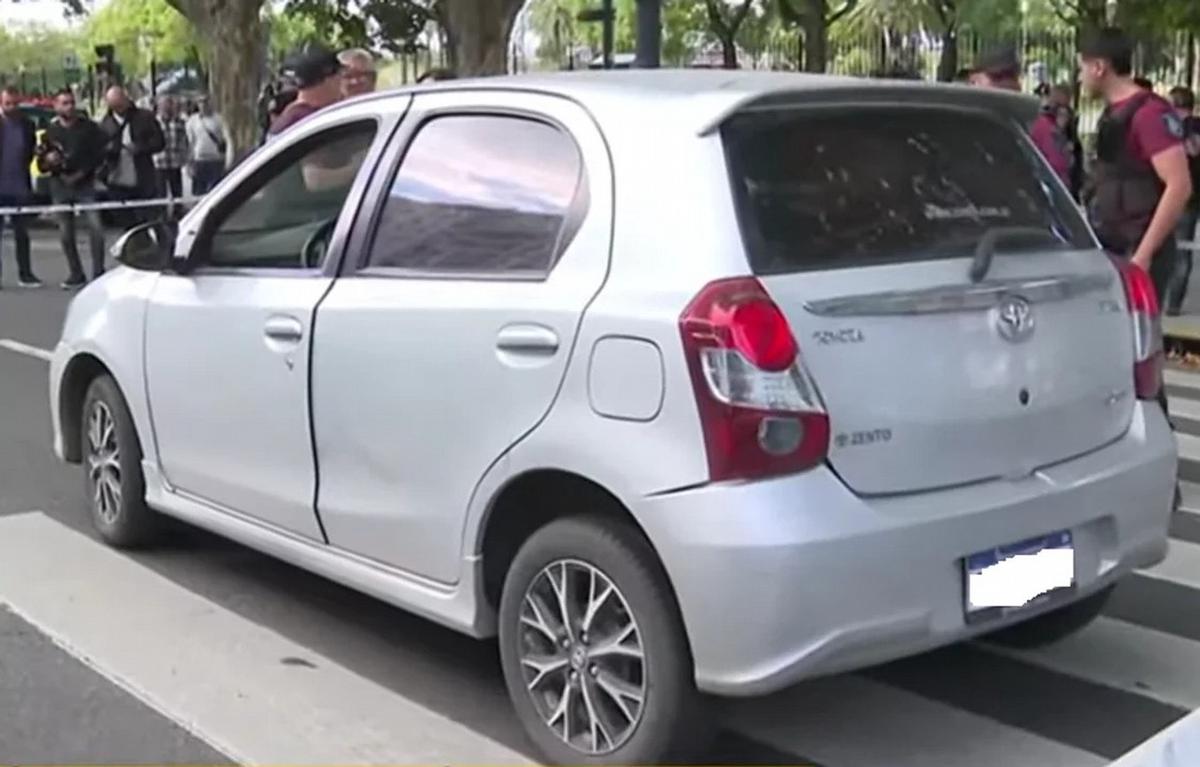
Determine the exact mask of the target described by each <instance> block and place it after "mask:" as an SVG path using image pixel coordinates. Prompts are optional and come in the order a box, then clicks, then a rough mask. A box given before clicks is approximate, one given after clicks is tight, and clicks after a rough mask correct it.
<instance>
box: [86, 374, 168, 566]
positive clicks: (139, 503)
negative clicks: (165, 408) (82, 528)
mask: <svg viewBox="0 0 1200 767" xmlns="http://www.w3.org/2000/svg"><path fill="white" fill-rule="evenodd" d="M80 422H81V424H82V428H81V429H80V448H81V455H82V456H83V466H84V477H85V486H86V488H87V498H88V502H89V504H90V506H91V517H92V524H93V525H94V526H95V528H96V531H97V532H98V533H99V534H100V537H101V538H103V539H104V541H105V542H106V543H108V544H110V545H112V546H116V547H119V548H134V547H138V546H143V545H145V544H147V543H150V542H151V541H152V540H153V539H154V538H155V536H156V535H157V533H158V532H159V521H160V520H159V517H158V515H157V514H155V513H154V512H153V511H151V510H150V508H149V507H148V506H147V505H146V480H145V477H144V476H143V475H142V445H141V442H140V441H139V440H138V435H137V429H135V428H134V425H133V417H132V416H131V415H130V414H129V406H128V405H127V404H126V403H125V397H124V396H122V394H121V389H120V387H118V386H117V382H116V381H114V380H113V379H112V377H111V376H108V375H102V376H99V377H98V378H96V379H95V380H94V381H92V383H91V385H90V386H89V387H88V390H87V394H86V395H85V396H84V398H83V413H82V418H81V421H80Z"/></svg>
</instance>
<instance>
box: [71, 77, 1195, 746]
mask: <svg viewBox="0 0 1200 767" xmlns="http://www.w3.org/2000/svg"><path fill="white" fill-rule="evenodd" d="M1035 110H1036V104H1035V103H1034V102H1033V101H1032V100H1031V99H1026V98H1024V97H1021V96H1018V95H1013V94H1007V93H1000V92H990V91H983V90H972V89H966V88H961V87H950V86H931V85H922V84H913V83H895V82H889V83H872V82H867V81H860V80H851V79H838V78H832V77H806V76H799V75H784V74H765V73H745V72H724V71H720V72H717V71H687V72H671V71H657V72H655V71H649V72H628V73H579V74H574V75H561V76H549V77H529V78H515V79H504V78H500V79H495V80H488V81H481V82H470V81H455V82H449V83H443V84H440V85H435V86H429V87H422V88H418V89H415V90H404V91H393V92H388V93H381V94H378V95H373V96H369V97H364V98H360V99H356V100H353V101H348V102H345V103H343V104H340V105H338V106H336V107H333V108H330V109H326V110H323V111H321V112H320V113H318V114H317V115H315V116H314V117H311V118H309V119H308V120H306V121H305V122H303V123H301V124H300V125H299V126H297V127H295V128H293V129H291V130H290V131H289V132H287V133H286V134H284V135H283V136H282V137H280V138H279V139H277V140H276V141H274V142H272V143H271V144H270V145H268V146H267V147H266V148H264V149H262V150H260V151H258V152H257V153H255V154H254V155H252V156H251V157H250V158H249V159H248V160H247V161H246V162H244V163H243V164H242V165H241V166H239V167H238V169H237V170H236V171H235V172H234V173H232V174H231V175H230V176H229V177H227V178H226V179H225V180H223V181H222V182H221V184H220V186H219V187H218V188H217V189H216V191H215V192H214V193H212V194H211V195H209V196H208V197H206V198H205V199H204V200H203V201H202V202H201V203H200V204H199V205H198V206H197V207H196V208H195V209H194V210H192V211H191V212H190V213H189V214H188V215H187V216H186V217H185V218H184V219H183V221H182V222H181V223H180V224H179V226H178V230H177V231H167V230H166V229H164V228H162V227H160V226H148V227H143V228H140V229H135V230H133V231H131V232H129V233H128V234H126V236H125V237H124V238H122V240H121V241H120V242H119V243H118V245H117V246H116V249H117V252H118V256H119V259H120V260H121V261H122V262H123V263H124V264H125V265H126V267H127V268H122V269H117V270H114V271H113V272H110V273H109V274H108V275H106V276H105V277H104V278H103V279H101V280H99V281H97V282H95V283H93V284H92V285H90V286H89V287H87V288H86V289H85V290H83V291H82V292H80V293H79V295H78V296H77V297H76V298H75V299H74V301H73V303H72V305H71V307H70V310H69V312H68V316H67V319H66V324H65V328H64V330H63V336H62V340H61V342H60V343H59V345H58V347H57V350H56V352H55V355H54V361H53V364H52V369H51V377H50V388H51V405H52V411H53V421H54V435H55V446H56V450H57V452H58V454H59V455H60V456H61V457H62V458H63V459H64V460H66V461H69V462H73V463H79V464H82V465H83V468H84V474H85V477H86V482H87V489H88V498H89V499H90V502H91V510H90V511H91V514H92V516H93V518H94V521H95V525H96V527H97V528H98V530H99V532H100V534H101V535H102V536H103V537H104V538H105V539H106V540H108V541H109V542H111V543H113V544H115V545H118V546H132V545H136V544H145V543H147V542H149V541H151V540H152V537H153V534H154V533H155V532H156V530H157V529H158V524H157V522H158V520H159V519H160V518H161V517H160V515H168V516H171V517H177V518H179V519H182V520H185V521H187V522H190V523H193V524H196V525H199V526H201V527H205V528H208V529H209V530H212V531H215V532H216V533H219V534H221V535H224V536H227V537H229V538H232V539H234V540H237V541H240V542H242V543H244V544H245V545H247V546H251V547H253V548H256V549H259V550H261V551H264V552H267V553H269V554H271V555H274V556H277V557H279V558H281V559H284V560H287V561H289V562H292V563H295V564H296V565H298V566H300V567H302V568H306V569H309V570H312V571H315V572H317V573H320V574H322V575H324V576H327V577H329V578H331V579H334V580H336V581H339V582H341V583H343V584H346V585H348V586H351V587H353V588H356V589H360V590H362V591H364V592H367V593H369V594H372V595H375V596H377V597H378V598H380V599H383V600H386V601H387V602H390V603H392V604H394V605H398V606H400V607H402V608H405V609H407V610H411V611H413V612H416V613H419V614H421V615H424V616H427V617H428V618H430V619H431V620H434V621H438V622H440V623H442V624H445V625H447V626H450V627H452V628H454V629H456V630H458V631H462V632H464V633H467V634H470V635H472V636H476V637H480V638H484V637H491V636H497V635H498V637H499V647H500V656H501V661H502V664H503V669H504V676H505V679H506V680H507V685H508V688H509V692H510V693H511V698H512V702H513V705H514V707H515V710H516V713H517V715H518V717H519V718H520V720H521V722H522V723H523V724H524V726H525V728H526V730H527V731H528V733H529V736H530V739H531V740H532V742H533V744H535V746H536V748H537V750H538V751H539V752H540V754H541V755H542V756H543V757H544V758H546V759H547V760H550V761H554V762H562V763H592V762H611V763H620V764H640V763H647V762H654V761H659V760H663V759H667V758H675V757H683V758H686V757H687V756H689V753H688V752H689V751H690V752H692V755H694V752H695V751H696V749H697V748H698V746H699V745H700V744H701V742H702V738H700V734H701V733H703V732H707V731H708V730H706V729H705V728H704V727H703V726H702V725H701V724H699V722H700V721H702V720H701V719H699V717H701V715H702V714H703V712H704V705H703V704H704V701H705V700H706V699H707V696H708V695H710V694H715V695H721V696H750V695H760V694H764V693H769V692H771V691H773V690H777V689H779V688H782V687H785V686H788V685H791V684H794V683H796V682H798V681H800V680H803V679H806V678H810V677H814V676H818V675H823V674H831V673H835V672H840V671H844V670H848V669H855V668H859V667H862V666H865V665H868V664H874V663H879V662H882V661H887V660H890V659H893V658H897V657H900V656H904V655H908V654H911V653H917V652H922V651H925V650H928V649H930V648H934V647H937V646H940V645H944V644H947V643H950V642H957V641H960V640H964V639H968V638H971V637H975V636H979V635H982V634H987V633H993V632H999V633H998V634H997V636H998V638H1000V639H1003V640H1004V641H1008V642H1015V643H1020V644H1026V645H1029V644H1037V643H1042V642H1048V641H1053V640H1055V639H1057V638H1059V637H1061V636H1064V635H1066V634H1067V633H1069V632H1071V631H1073V630H1075V629H1078V628H1079V627H1081V626H1083V625H1084V624H1085V623H1086V622H1087V621H1088V620H1089V619H1091V618H1092V617H1094V616H1095V615H1096V614H1097V613H1098V612H1099V611H1100V609H1101V607H1102V605H1103V604H1104V600H1105V599H1106V597H1107V596H1108V594H1109V593H1110V591H1111V589H1112V586H1113V584H1114V583H1115V582H1116V581H1117V579H1118V578H1120V577H1121V576H1122V575H1124V574H1126V573H1128V572H1130V571H1131V570H1133V569H1134V568H1139V567H1146V566H1149V565H1152V564H1154V563H1156V562H1158V561H1160V560H1161V559H1162V558H1163V556H1164V554H1165V552H1166V547H1167V523H1168V518H1169V515H1170V511H1171V505H1172V495H1173V490H1174V477H1175V469H1176V451H1175V444H1174V440H1173V438H1172V435H1171V431H1170V428H1169V426H1168V423H1167V420H1166V418H1165V416H1164V413H1163V411H1162V409H1161V408H1160V406H1159V405H1158V404H1157V402H1156V401H1155V398H1156V397H1157V396H1158V395H1159V392H1160V388H1161V386H1162V375H1161V372H1162V371H1161V366H1162V342H1161V338H1160V334H1159V329H1158V325H1157V322H1156V319H1155V315H1156V311H1157V307H1156V305H1155V304H1156V302H1155V296H1154V292H1153V288H1152V287H1151V285H1150V282H1149V280H1148V278H1147V277H1146V275H1145V274H1144V273H1142V272H1141V271H1139V270H1138V269H1136V268H1132V267H1129V266H1127V265H1125V264H1122V263H1117V262H1114V261H1113V260H1110V258H1109V257H1108V256H1106V255H1105V254H1104V253H1103V252H1102V251H1101V249H1100V248H1099V246H1098V245H1097V242H1096V240H1095V238H1094V237H1093V235H1092V233H1091V232H1090V230H1089V229H1088V226H1087V225H1086V223H1085V222H1084V220H1083V219H1082V218H1081V217H1080V214H1079V212H1078V210H1077V209H1076V208H1075V206H1074V205H1073V204H1072V203H1071V200H1070V198H1069V197H1068V195H1067V193H1066V192H1065V191H1064V189H1063V188H1062V186H1061V185H1060V184H1059V182H1058V181H1057V180H1056V179H1055V176H1054V174H1053V173H1052V172H1051V170H1050V169H1049V168H1048V167H1047V166H1046V164H1045V163H1044V162H1043V161H1042V159H1041V158H1040V157H1039V155H1038V153H1037V151H1036V150H1035V148H1034V147H1033V146H1032V144H1031V143H1030V142H1029V140H1028V139H1027V137H1026V135H1025V132H1024V126H1026V125H1027V124H1028V123H1029V122H1030V121H1031V119H1032V118H1033V116H1034V114H1035Z"/></svg>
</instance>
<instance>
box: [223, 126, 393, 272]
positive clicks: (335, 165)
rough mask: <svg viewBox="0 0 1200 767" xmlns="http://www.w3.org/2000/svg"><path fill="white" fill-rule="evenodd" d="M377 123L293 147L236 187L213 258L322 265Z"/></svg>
mask: <svg viewBox="0 0 1200 767" xmlns="http://www.w3.org/2000/svg"><path fill="white" fill-rule="evenodd" d="M375 132H376V124H375V122H374V121H371V122H365V123H356V124H354V125H350V126H342V127H338V128H333V129H331V130H329V131H326V132H324V133H321V134H318V135H317V136H314V137H312V138H311V139H308V140H306V141H304V142H302V143H301V144H300V145H298V146H294V147H289V148H288V149H287V150H285V151H284V154H283V155H282V156H281V157H279V158H277V161H275V162H273V163H271V164H270V165H269V166H267V169H266V170H265V172H262V173H259V174H258V175H256V176H254V177H253V178H251V179H250V180H249V181H247V182H246V183H245V184H244V185H243V186H242V187H240V188H238V189H235V190H234V191H233V192H232V193H231V198H230V199H231V200H233V201H234V202H233V207H231V208H227V209H225V210H224V211H223V212H222V213H221V214H220V215H219V220H217V221H215V222H214V224H215V226H214V227H213V229H212V230H211V234H210V237H211V245H210V248H209V252H208V257H207V259H206V264H208V265H211V266H223V267H257V268H277V269H299V268H302V267H306V266H307V267H315V266H319V265H320V262H321V260H322V259H323V257H324V253H325V249H324V246H325V243H326V241H327V240H328V238H329V235H330V233H331V231H332V226H333V223H334V222H336V220H337V218H338V216H339V215H340V214H341V212H342V206H343V205H344V204H345V202H346V198H347V197H348V196H349V194H350V186H351V185H352V184H353V183H354V179H355V177H356V176H357V175H358V171H359V169H360V168H361V167H362V164H363V160H365V159H366V155H367V150H368V149H369V148H370V146H371V142H372V141H373V140H374V138H375Z"/></svg>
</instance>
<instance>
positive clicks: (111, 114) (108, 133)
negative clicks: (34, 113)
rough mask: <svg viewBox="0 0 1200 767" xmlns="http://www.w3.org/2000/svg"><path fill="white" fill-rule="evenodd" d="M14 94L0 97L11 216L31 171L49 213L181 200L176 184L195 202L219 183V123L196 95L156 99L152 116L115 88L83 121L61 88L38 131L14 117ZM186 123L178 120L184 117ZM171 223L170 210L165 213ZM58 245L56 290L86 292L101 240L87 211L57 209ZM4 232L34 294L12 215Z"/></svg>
mask: <svg viewBox="0 0 1200 767" xmlns="http://www.w3.org/2000/svg"><path fill="white" fill-rule="evenodd" d="M20 106H21V95H20V93H19V92H18V91H17V89H16V88H13V87H6V88H3V89H0V207H21V206H28V205H30V204H31V201H32V198H33V183H32V170H33V168H34V167H36V168H37V170H38V171H39V172H41V173H42V174H45V175H46V176H47V178H48V192H49V198H50V201H51V202H52V203H53V204H55V205H83V206H86V205H88V204H89V203H94V202H97V201H98V200H101V199H104V200H107V201H114V202H128V203H135V204H136V203H138V202H139V201H144V200H153V199H157V198H161V197H167V198H181V197H183V193H184V186H183V176H184V174H185V173H186V174H187V175H188V177H189V178H190V181H191V191H192V193H193V194H203V193H204V192H206V191H208V190H209V189H211V188H212V187H213V186H214V185H215V184H216V182H217V181H219V180H220V178H221V177H222V175H223V174H224V173H225V171H226V169H227V168H228V167H229V166H230V164H231V162H232V159H233V158H232V153H231V146H232V142H231V140H230V137H229V132H228V130H227V128H226V126H225V123H224V121H223V120H222V119H221V116H220V115H219V114H216V113H215V112H214V111H213V109H212V105H211V103H210V101H209V99H208V98H207V97H205V96H201V97H200V98H198V99H196V100H195V101H193V102H192V104H191V105H190V106H189V108H186V109H181V108H180V104H179V102H178V100H177V99H176V98H175V97H174V96H163V97H162V98H160V99H158V103H157V105H156V106H157V109H156V110H150V109H145V108H142V107H139V106H138V105H137V104H135V103H134V101H133V100H132V99H131V98H130V96H129V93H128V92H127V91H126V90H125V89H124V88H123V87H121V86H113V87H111V88H109V89H108V91H107V92H106V93H105V106H106V112H105V114H104V116H103V117H102V118H100V119H99V120H92V119H91V118H90V117H89V116H87V115H86V114H85V113H83V112H82V111H81V110H80V109H79V107H78V105H77V104H76V99H75V94H74V92H73V91H72V90H70V89H63V90H61V91H59V92H58V93H57V94H55V96H54V118H53V119H52V120H50V122H49V123H48V124H47V125H46V126H45V129H44V130H42V131H41V132H40V136H39V135H38V134H39V132H38V131H37V130H36V128H35V126H34V124H33V122H32V121H31V119H30V118H29V117H27V116H26V115H25V114H24V112H23V111H22V110H21V108H20ZM185 115H186V116H185ZM121 213H122V214H124V215H123V216H122V217H121V218H122V223H124V224H127V225H132V224H136V223H139V222H141V221H143V220H146V219H148V218H150V217H153V216H159V215H163V213H164V210H163V209H162V208H157V209H156V208H154V207H149V206H147V207H137V206H136V205H135V206H131V207H130V208H128V209H127V210H122V211H121ZM166 215H174V206H173V205H171V206H169V207H168V209H167V210H166ZM55 217H56V219H57V222H58V228H59V235H60V237H59V240H60V243H61V246H62V251H63V255H64V256H65V258H66V260H67V267H68V276H67V279H66V280H65V281H64V282H63V283H62V287H63V288H64V289H74V288H78V287H81V286H82V285H84V284H86V283H87V281H88V279H89V276H90V278H92V279H95V278H96V277H99V276H100V275H101V274H103V272H104V265H105V233H104V224H103V221H102V220H101V215H100V213H99V211H97V210H86V209H85V210H80V211H73V210H63V211H60V212H58V213H56V214H55ZM5 220H7V222H8V224H9V227H10V228H11V229H12V231H13V240H14V245H15V250H16V260H17V271H18V275H17V284H18V285H19V286H21V287H24V288H37V287H41V285H42V282H41V280H40V279H39V278H38V277H37V274H36V273H35V272H34V270H33V264H32V259H31V254H30V241H29V221H28V217H27V216H25V215H21V214H13V215H0V229H2V225H3V223H4V221H5ZM79 220H82V222H83V224H84V226H85V227H86V229H87V242H88V250H89V255H90V261H91V263H90V266H91V269H90V275H89V273H88V272H86V271H85V270H84V267H83V263H82V261H81V259H80V257H79V252H78V245H77V240H76V230H77V223H78V221H79Z"/></svg>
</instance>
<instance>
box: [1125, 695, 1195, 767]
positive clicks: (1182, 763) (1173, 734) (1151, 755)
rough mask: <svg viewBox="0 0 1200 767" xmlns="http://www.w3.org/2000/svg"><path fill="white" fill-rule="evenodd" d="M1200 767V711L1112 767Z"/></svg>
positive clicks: (1166, 730)
mask: <svg viewBox="0 0 1200 767" xmlns="http://www.w3.org/2000/svg"><path fill="white" fill-rule="evenodd" d="M1198 764H1200V709H1197V710H1196V711H1193V712H1192V713H1190V714H1188V715H1187V716H1185V717H1183V718H1182V719H1180V720H1179V721H1177V722H1175V724H1173V725H1171V726H1170V727H1168V728H1167V729H1165V730H1163V731H1162V732H1160V733H1158V734H1157V735H1155V736H1154V737H1152V738H1150V739H1149V740H1147V741H1146V742H1145V743H1143V744H1141V745H1140V746H1138V747H1136V748H1134V749H1133V750H1132V751H1130V752H1129V753H1127V754H1125V755H1124V756H1122V757H1121V758H1119V759H1117V760H1116V761H1115V762H1113V763H1112V764H1110V765H1109V767H1195V765H1198Z"/></svg>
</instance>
